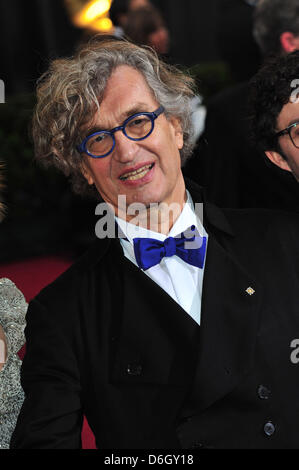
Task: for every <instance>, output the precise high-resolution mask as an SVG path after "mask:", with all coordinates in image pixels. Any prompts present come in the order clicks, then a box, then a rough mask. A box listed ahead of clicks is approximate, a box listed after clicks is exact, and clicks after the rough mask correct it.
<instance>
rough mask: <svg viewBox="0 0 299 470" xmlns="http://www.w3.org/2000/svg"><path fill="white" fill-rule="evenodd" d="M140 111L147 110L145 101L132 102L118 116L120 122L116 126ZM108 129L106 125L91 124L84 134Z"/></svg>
mask: <svg viewBox="0 0 299 470" xmlns="http://www.w3.org/2000/svg"><path fill="white" fill-rule="evenodd" d="M151 111H155V109H154V110H151ZM142 112H149V109H148V104H145V103H137V104H134V106H132V107H131V108H129V109H127V110H126V111H125V112H123V113H122V114H121V115H120V117H119V121H120V123H119V124H118V126H121V125H122V124H123V122H124V121H125V120H126V119H127V118H128V117H130V116H133V114H137V113H142ZM118 126H114V127H118ZM110 129H112V128H110ZM110 129H108V128H107V127H103V126H99V125H98V126H93V127H91V128H90V129H88V130H87V133H86V135H91V134H94V133H95V132H100V131H107V130H110Z"/></svg>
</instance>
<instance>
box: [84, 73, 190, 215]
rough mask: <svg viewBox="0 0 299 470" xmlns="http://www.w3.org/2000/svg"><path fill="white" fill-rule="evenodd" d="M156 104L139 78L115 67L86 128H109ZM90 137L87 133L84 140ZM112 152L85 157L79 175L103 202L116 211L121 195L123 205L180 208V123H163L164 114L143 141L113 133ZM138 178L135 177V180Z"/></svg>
mask: <svg viewBox="0 0 299 470" xmlns="http://www.w3.org/2000/svg"><path fill="white" fill-rule="evenodd" d="M159 105H160V103H158V102H157V101H156V99H155V98H154V96H153V94H152V92H151V90H150V88H149V87H148V85H147V83H146V81H145V79H144V78H143V75H142V74H141V73H140V72H138V71H136V70H135V69H133V68H132V67H129V66H126V65H124V66H119V67H117V68H116V69H115V70H114V72H113V73H112V75H111V77H110V78H109V80H108V82H107V86H106V89H105V93H104V97H103V100H102V102H101V103H100V109H99V111H98V112H97V113H96V114H95V116H94V119H93V121H92V122H91V123H90V127H89V129H90V128H91V127H95V126H96V128H98V130H105V129H106V130H107V129H112V128H114V127H116V126H119V125H121V124H122V123H123V122H124V120H125V119H126V118H127V117H129V116H131V115H133V114H135V113H138V112H145V111H147V112H152V111H155V110H156V109H157V108H158V107H159ZM89 133H90V132H89V130H88V129H87V130H86V135H88V134H89ZM114 135H115V143H116V145H115V148H114V150H113V152H112V153H111V154H110V155H108V156H107V157H104V158H92V157H90V156H88V155H84V169H83V174H84V176H85V178H86V179H87V181H88V183H89V184H95V186H96V188H97V190H98V191H99V193H100V194H101V196H102V198H103V199H104V200H105V201H106V202H108V203H110V204H112V205H113V207H114V209H115V210H116V214H118V211H117V202H118V195H125V196H126V202H127V205H129V204H131V203H134V202H140V203H143V204H145V205H147V206H148V205H149V204H150V203H155V202H157V203H160V202H165V203H168V204H171V203H172V202H178V203H182V202H183V200H184V197H185V185H184V179H183V176H182V172H181V160H180V153H179V149H181V148H182V146H183V137H182V131H181V126H180V123H179V121H178V120H177V119H176V118H170V119H167V118H166V116H165V114H164V113H162V114H161V115H160V116H158V117H157V118H156V120H155V121H154V130H153V132H152V133H151V134H150V135H149V137H147V138H146V139H144V140H141V141H133V140H130V139H128V138H127V137H126V136H125V135H124V134H123V132H122V131H117V132H116V133H115V134H114ZM152 164H154V165H153V167H152V169H148V170H147V172H146V174H145V175H144V176H142V177H140V178H139V179H130V178H128V179H120V176H121V177H122V178H124V177H125V175H126V173H128V172H132V171H135V170H136V169H140V168H141V167H143V166H148V165H152ZM134 178H136V176H135V177H134Z"/></svg>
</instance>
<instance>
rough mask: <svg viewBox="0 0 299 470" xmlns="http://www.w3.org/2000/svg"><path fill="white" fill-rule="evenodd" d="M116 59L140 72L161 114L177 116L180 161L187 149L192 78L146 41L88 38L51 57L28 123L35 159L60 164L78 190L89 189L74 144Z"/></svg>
mask: <svg viewBox="0 0 299 470" xmlns="http://www.w3.org/2000/svg"><path fill="white" fill-rule="evenodd" d="M120 65H129V66H132V67H134V68H135V69H137V70H138V71H139V72H141V73H142V74H143V76H144V78H145V80H146V82H147V84H148V86H149V87H150V89H151V90H152V92H153V94H154V96H155V98H156V100H157V101H158V103H159V104H161V105H162V106H163V107H164V108H165V114H166V117H167V118H169V117H170V116H175V117H176V118H178V119H179V120H180V123H181V126H182V131H183V136H184V146H183V148H182V149H181V162H182V165H183V164H184V163H185V161H186V160H187V158H188V156H189V155H190V154H191V152H192V149H193V145H194V141H193V139H192V133H193V127H192V124H191V108H190V98H191V97H192V96H193V95H194V80H193V79H192V78H191V77H189V76H187V75H185V74H184V73H183V72H182V71H180V70H178V69H177V68H175V67H172V66H170V65H167V64H165V63H163V62H162V61H161V60H160V59H159V58H158V56H157V55H156V53H155V52H154V51H153V50H152V49H150V48H148V47H140V46H137V45H135V44H132V43H130V42H129V41H123V40H115V39H111V38H105V39H103V38H102V39H101V40H99V38H94V39H93V40H91V41H90V42H89V43H88V44H87V45H85V46H83V47H82V48H81V49H79V50H78V52H77V53H76V54H75V55H74V57H72V58H66V59H56V60H54V61H53V62H52V63H51V64H50V67H49V70H48V71H47V72H46V73H45V74H44V75H42V77H41V78H40V79H39V81H38V86H37V98H38V101H37V105H36V108H35V113H34V117H33V128H32V131H33V139H34V144H35V154H36V158H37V160H39V161H40V162H42V163H44V164H45V165H50V164H53V165H55V166H56V167H57V168H59V169H60V170H62V171H63V173H64V174H65V175H66V176H68V177H70V178H71V181H72V184H73V189H74V190H75V191H76V192H78V193H81V194H84V193H85V194H88V193H89V194H90V188H89V186H88V184H87V182H86V180H85V178H84V176H83V175H82V158H83V157H82V155H81V154H80V153H79V152H78V150H77V149H76V146H77V145H78V144H79V143H80V142H81V140H82V139H83V138H84V137H85V135H84V126H85V127H86V125H87V123H89V122H90V121H91V120H92V118H93V116H94V114H95V112H96V111H97V110H98V109H99V103H100V102H101V99H102V97H103V94H104V90H105V87H106V84H107V81H108V79H109V77H110V75H111V73H112V72H113V70H114V69H115V68H116V67H118V66H120Z"/></svg>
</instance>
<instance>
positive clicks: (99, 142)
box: [86, 114, 154, 156]
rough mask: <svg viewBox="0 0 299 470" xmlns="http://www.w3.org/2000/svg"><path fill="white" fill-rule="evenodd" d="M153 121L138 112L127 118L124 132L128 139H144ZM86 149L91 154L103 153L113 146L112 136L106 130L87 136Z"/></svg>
mask: <svg viewBox="0 0 299 470" xmlns="http://www.w3.org/2000/svg"><path fill="white" fill-rule="evenodd" d="M153 126H154V121H153V120H152V119H151V118H150V117H149V116H147V115H145V114H139V115H138V116H134V117H132V118H131V119H128V120H127V122H126V124H125V126H124V133H125V135H126V136H127V137H128V138H129V139H136V140H142V139H145V138H146V137H147V136H148V135H149V134H150V133H151V131H152V129H153ZM86 147H87V150H88V151H89V152H90V153H91V154H92V155H98V156H101V155H105V154H106V153H109V152H110V150H111V149H112V147H113V137H112V135H111V134H109V133H108V132H105V131H103V132H100V133H98V134H96V135H94V136H93V137H91V138H89V139H88V141H87V143H86Z"/></svg>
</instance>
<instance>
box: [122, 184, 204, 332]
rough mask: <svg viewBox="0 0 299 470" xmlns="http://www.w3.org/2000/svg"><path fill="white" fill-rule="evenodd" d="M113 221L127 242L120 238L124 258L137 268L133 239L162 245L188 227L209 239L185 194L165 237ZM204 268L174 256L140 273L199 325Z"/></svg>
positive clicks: (132, 225) (188, 195)
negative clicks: (147, 240) (180, 209)
mask: <svg viewBox="0 0 299 470" xmlns="http://www.w3.org/2000/svg"><path fill="white" fill-rule="evenodd" d="M115 219H116V222H117V223H118V225H119V227H120V229H121V230H122V232H123V233H124V235H125V236H126V238H127V240H125V239H123V238H121V239H120V243H121V246H122V249H123V252H124V255H125V256H126V258H128V259H129V260H130V261H131V262H132V263H134V264H135V265H136V266H138V265H137V262H136V258H135V253H134V243H133V239H134V238H135V237H139V238H155V239H156V240H160V241H164V240H165V239H166V238H167V237H175V236H177V235H179V234H180V233H182V232H184V231H185V230H186V229H187V228H189V227H191V225H195V227H196V228H197V230H198V232H199V234H200V235H201V236H205V237H207V239H208V234H207V233H206V231H205V229H204V227H203V225H202V223H201V221H200V219H199V217H197V215H196V213H195V211H194V204H193V201H192V198H191V196H190V193H189V192H188V191H187V201H186V203H185V205H184V207H183V210H182V212H181V214H180V215H179V217H178V218H177V220H176V222H175V223H174V225H173V227H172V228H171V230H170V232H169V233H168V235H164V234H162V233H159V232H154V231H151V230H147V229H145V228H143V227H139V226H138V225H134V224H131V223H129V222H126V221H125V220H123V219H120V218H119V217H115ZM207 241H208V240H207ZM204 267H205V264H204V266H203V269H201V268H197V267H196V266H192V265H190V264H188V263H186V262H185V261H183V260H182V259H181V258H179V257H178V256H176V255H173V256H171V257H164V258H163V259H162V260H161V262H160V263H159V264H157V265H155V266H152V267H151V268H149V269H147V270H145V271H143V272H144V273H145V274H146V275H147V276H149V277H150V278H151V279H152V280H153V281H154V282H156V283H157V284H158V285H159V286H160V287H161V288H162V289H164V290H165V292H167V294H169V295H170V296H171V297H172V298H173V299H174V300H175V301H176V302H177V303H178V304H179V305H180V306H181V307H182V308H183V309H184V310H185V311H186V312H187V313H188V314H189V315H190V316H191V317H192V318H193V319H194V320H195V321H196V322H197V323H198V324H200V314H201V295H202V282H203V274H204Z"/></svg>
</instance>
